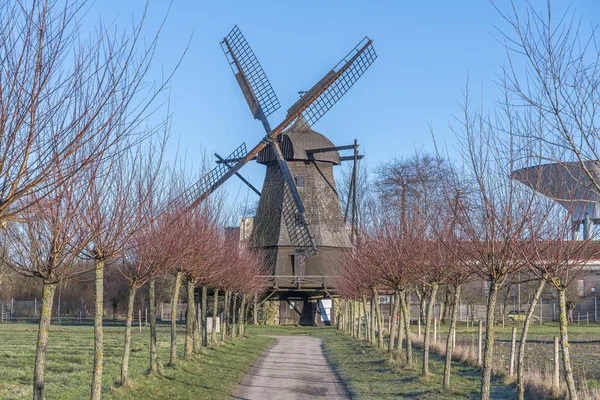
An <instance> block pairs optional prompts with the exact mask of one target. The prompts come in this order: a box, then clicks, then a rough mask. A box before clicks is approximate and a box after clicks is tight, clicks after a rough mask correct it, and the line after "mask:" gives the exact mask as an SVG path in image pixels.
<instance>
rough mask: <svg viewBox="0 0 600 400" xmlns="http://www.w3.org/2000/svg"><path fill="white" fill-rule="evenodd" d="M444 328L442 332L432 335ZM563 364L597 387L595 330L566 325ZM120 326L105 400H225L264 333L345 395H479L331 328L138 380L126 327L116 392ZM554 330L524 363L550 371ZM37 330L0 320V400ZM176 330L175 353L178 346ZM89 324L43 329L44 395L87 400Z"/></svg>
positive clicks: (252, 330)
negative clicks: (127, 378)
mask: <svg viewBox="0 0 600 400" xmlns="http://www.w3.org/2000/svg"><path fill="white" fill-rule="evenodd" d="M446 329H447V327H445V326H442V334H443V332H445V331H446ZM511 329H512V326H509V325H507V326H505V327H504V328H502V327H501V326H500V327H498V330H497V333H498V334H497V337H498V339H499V341H498V342H497V347H496V351H495V359H496V360H497V362H498V363H499V365H506V366H507V365H508V361H507V360H508V351H509V347H510V335H511ZM569 329H570V340H571V341H572V358H573V361H574V364H575V371H576V374H577V375H578V376H579V377H580V379H586V381H587V382H588V385H589V386H591V387H593V386H597V383H598V382H600V364H599V363H598V362H597V359H598V356H600V326H591V325H590V326H579V327H577V326H571V327H570V328H569ZM123 330H124V328H123V327H122V326H117V327H115V326H109V327H106V328H105V364H104V365H105V366H104V381H103V391H104V398H106V399H140V398H144V399H146V398H147V399H166V398H169V399H196V398H200V399H227V398H229V395H230V393H231V391H232V389H233V388H234V387H235V385H236V384H237V383H238V382H239V381H240V380H241V378H242V377H243V375H244V373H245V372H246V371H247V370H248V368H249V367H250V365H251V364H252V363H253V362H254V361H255V360H256V359H257V358H258V356H259V355H260V354H261V352H262V351H263V350H264V349H265V348H266V347H267V346H268V345H269V344H270V343H272V342H273V339H271V338H269V337H268V336H269V335H310V336H316V337H320V338H321V339H322V340H323V342H324V350H325V353H326V356H327V357H328V358H329V360H330V362H331V364H332V365H333V366H334V369H335V370H336V371H337V373H338V374H339V375H340V377H341V378H342V379H343V381H344V382H345V384H346V386H347V388H348V390H349V392H350V393H351V394H352V395H353V397H354V398H357V399H363V398H377V399H380V398H381V399H385V398H399V397H402V398H404V397H418V398H423V399H450V398H471V397H474V396H476V395H477V393H478V392H479V384H480V381H479V376H480V372H479V370H477V369H476V368H473V367H469V366H467V365H466V364H464V363H454V364H453V376H452V389H451V390H450V391H444V390H442V389H441V379H442V377H441V375H442V369H443V360H442V358H441V356H439V355H437V354H432V356H431V372H432V376H431V378H429V379H427V380H424V379H422V378H421V377H420V376H419V371H420V363H421V358H420V357H421V356H420V351H419V350H416V351H415V352H414V355H415V364H414V366H412V367H410V368H409V367H406V366H403V363H401V362H389V361H388V360H387V359H388V357H387V354H384V353H383V352H382V351H380V350H378V349H375V348H372V347H370V346H367V345H365V344H363V343H362V342H360V341H357V340H354V339H351V338H350V337H348V336H346V335H344V334H342V333H340V332H338V331H337V330H335V328H311V327H298V328H296V327H272V326H256V327H254V326H250V327H249V337H248V338H244V339H237V340H234V341H232V342H230V343H227V344H222V345H219V346H216V347H215V348H211V349H208V350H206V351H205V352H204V353H203V354H202V355H197V356H195V357H194V359H193V360H191V361H184V360H180V361H179V363H178V365H177V367H174V368H172V367H166V366H162V367H161V371H162V375H161V376H147V375H146V374H145V370H146V368H147V366H148V342H149V338H148V328H147V327H144V328H143V329H142V333H139V332H138V330H137V328H135V329H134V330H133V344H132V354H131V365H130V375H131V378H132V380H133V386H132V387H129V388H119V387H117V385H115V381H116V379H117V378H118V376H119V371H120V369H119V368H120V362H121V354H122V341H123V337H122V336H123ZM556 333H557V326H556V325H545V326H542V327H540V326H534V327H532V329H531V333H530V336H529V337H530V340H531V342H530V344H529V345H528V353H527V364H528V365H531V366H533V368H537V369H543V368H545V366H546V365H547V366H550V365H552V349H553V345H552V340H553V337H554V336H555V335H556ZM476 334H477V328H476V327H475V328H469V329H466V328H465V327H464V326H462V327H460V328H459V331H458V334H457V341H458V343H459V344H463V345H468V346H470V345H471V343H472V340H473V338H476ZM36 335H37V325H35V324H0V398H1V399H22V398H30V397H31V385H32V373H33V361H34V350H35V341H36ZM169 338H170V336H169V328H168V327H167V326H161V327H160V328H159V335H158V356H159V360H160V361H161V362H163V363H166V360H168V353H169ZM183 338H184V336H183V331H181V332H180V334H179V336H178V339H179V343H178V345H179V350H180V354H181V352H182V350H183ZM92 346H93V328H92V327H91V326H63V327H58V326H52V329H51V331H50V345H49V350H48V362H47V366H46V382H47V397H48V398H52V399H79V398H87V397H88V396H89V394H88V392H89V385H90V381H91V364H92V359H93V352H92V350H93V349H92ZM492 397H493V398H496V399H510V398H514V397H515V391H514V388H513V387H512V386H511V385H506V384H504V383H503V382H502V381H501V380H500V379H499V378H494V380H493V390H492Z"/></svg>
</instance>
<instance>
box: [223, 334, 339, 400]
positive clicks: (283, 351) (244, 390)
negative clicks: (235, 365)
mask: <svg viewBox="0 0 600 400" xmlns="http://www.w3.org/2000/svg"><path fill="white" fill-rule="evenodd" d="M274 337H275V339H276V340H277V343H276V344H275V345H274V346H273V347H271V348H270V349H267V350H265V352H264V353H263V354H262V355H261V356H260V358H259V359H258V360H257V361H256V362H255V363H254V365H253V366H252V367H251V368H250V370H249V371H248V372H247V373H246V375H245V376H244V379H242V381H241V382H240V384H239V385H238V386H237V388H236V389H235V390H234V392H233V394H232V396H231V398H232V399H244V400H268V399H286V400H290V399H321V398H322V399H325V398H327V399H348V395H347V392H346V390H345V389H344V387H343V385H342V382H341V381H340V380H339V378H338V377H337V375H336V374H335V372H334V371H333V369H332V368H331V365H329V363H328V361H327V359H326V358H325V355H324V354H323V346H322V344H323V342H322V341H321V339H319V338H315V337H310V336H274Z"/></svg>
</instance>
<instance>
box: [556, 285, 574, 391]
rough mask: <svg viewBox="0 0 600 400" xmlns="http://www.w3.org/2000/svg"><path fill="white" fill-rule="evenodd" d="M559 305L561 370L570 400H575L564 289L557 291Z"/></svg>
mask: <svg viewBox="0 0 600 400" xmlns="http://www.w3.org/2000/svg"><path fill="white" fill-rule="evenodd" d="M558 295H559V303H560V315H559V318H558V319H559V322H560V343H561V349H562V360H563V369H564V371H565V382H566V383H567V390H568V392H569V398H570V399H571V400H577V392H576V391H575V380H574V379H573V368H572V367H571V357H570V356H569V339H568V335H567V326H568V323H567V297H566V294H565V289H559V290H558Z"/></svg>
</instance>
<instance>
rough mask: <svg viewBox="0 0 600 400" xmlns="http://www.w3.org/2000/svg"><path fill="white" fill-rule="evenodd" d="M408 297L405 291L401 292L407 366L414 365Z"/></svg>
mask: <svg viewBox="0 0 600 400" xmlns="http://www.w3.org/2000/svg"><path fill="white" fill-rule="evenodd" d="M407 299H408V296H406V293H405V290H401V291H400V306H401V307H402V315H403V317H404V332H405V334H406V364H407V365H409V366H410V365H411V364H412V338H411V337H410V308H409V307H410V304H408V300H407Z"/></svg>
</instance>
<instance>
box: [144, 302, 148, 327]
mask: <svg viewBox="0 0 600 400" xmlns="http://www.w3.org/2000/svg"><path fill="white" fill-rule="evenodd" d="M144 326H148V307H146V319H145V321H144Z"/></svg>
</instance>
